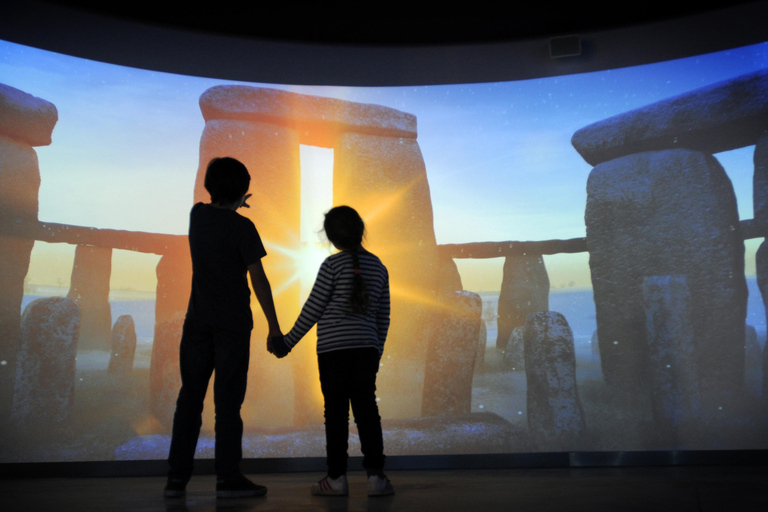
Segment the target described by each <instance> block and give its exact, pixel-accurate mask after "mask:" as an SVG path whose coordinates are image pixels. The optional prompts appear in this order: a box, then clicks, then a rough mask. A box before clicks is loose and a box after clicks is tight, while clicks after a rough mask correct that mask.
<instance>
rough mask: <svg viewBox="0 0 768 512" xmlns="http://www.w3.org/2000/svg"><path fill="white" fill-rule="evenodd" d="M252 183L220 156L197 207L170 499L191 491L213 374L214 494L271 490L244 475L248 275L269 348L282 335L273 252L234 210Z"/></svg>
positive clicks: (193, 217)
mask: <svg viewBox="0 0 768 512" xmlns="http://www.w3.org/2000/svg"><path fill="white" fill-rule="evenodd" d="M250 181H251V176H250V175H249V174H248V170H247V169H246V167H245V165H243V164H242V163H241V162H239V161H238V160H235V159H234V158H229V157H226V158H214V159H213V160H211V162H210V163H209V164H208V168H207V170H206V173H205V188H206V190H207V191H208V192H209V193H210V194H211V202H210V204H206V203H197V204H195V205H194V206H193V207H192V211H191V213H190V221H189V248H190V253H191V256H192V293H191V296H190V298H189V306H188V308H187V315H186V319H185V321H184V328H183V332H182V336H181V347H180V357H179V366H180V368H181V390H180V391H179V398H178V400H177V402H176V413H175V414H174V417H173V436H172V439H171V448H170V453H169V455H168V464H169V466H170V470H169V471H168V483H167V485H166V486H165V490H164V495H165V497H167V498H180V497H184V495H185V493H186V485H187V482H188V481H189V479H190V477H191V475H192V468H193V461H194V456H195V448H196V446H197V439H198V437H199V435H200V427H201V425H202V411H203V399H204V398H205V394H206V391H207V389H208V381H209V380H210V378H211V374H212V373H213V371H214V370H215V371H216V377H215V378H214V385H213V392H214V399H213V400H214V404H215V408H216V424H215V430H216V448H215V458H216V476H217V481H216V497H217V498H236V497H244V496H263V495H265V494H266V493H267V488H266V487H264V486H261V485H256V484H254V483H253V482H251V481H250V480H248V479H247V478H246V477H245V476H244V475H243V474H242V472H241V471H240V461H241V460H242V438H243V421H242V419H241V417H240V407H241V406H242V403H243V399H244V398H245V389H246V384H247V377H248V360H249V356H250V341H251V330H252V329H253V316H252V313H251V300H250V290H249V289H248V281H247V275H250V277H251V283H252V285H253V290H254V292H255V293H256V298H257V299H258V301H259V304H260V305H261V308H262V310H263V312H264V315H265V316H266V318H267V322H268V324H269V334H268V344H270V340H271V339H273V338H274V337H277V336H281V335H282V333H281V332H280V326H279V324H278V321H277V315H276V314H275V306H274V302H273V299H272V289H271V287H270V285H269V280H268V279H267V276H266V274H265V273H264V268H263V267H262V264H261V258H263V257H264V256H266V254H267V253H266V251H265V250H264V245H263V244H262V242H261V238H260V237H259V233H258V231H256V227H255V226H254V225H253V222H251V221H250V220H249V219H247V218H246V217H243V216H242V215H240V214H238V213H237V211H236V210H237V209H238V208H240V207H246V208H247V207H248V204H247V203H246V201H247V199H248V198H249V197H250V195H246V193H247V192H248V186H249V184H250Z"/></svg>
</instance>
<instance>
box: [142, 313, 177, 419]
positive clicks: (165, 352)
mask: <svg viewBox="0 0 768 512" xmlns="http://www.w3.org/2000/svg"><path fill="white" fill-rule="evenodd" d="M183 328H184V319H183V318H177V319H175V320H170V321H167V322H163V323H162V324H157V323H156V324H155V339H154V342H153V344H152V361H151V363H150V367H149V396H150V402H149V407H150V411H151V412H152V414H153V415H154V416H155V418H157V420H158V421H160V423H161V424H162V425H163V426H164V427H165V428H166V429H167V430H168V431H169V432H170V428H171V427H172V426H173V413H174V412H175V411H176V399H177V398H178V397H179V390H180V389H181V371H180V370H179V346H180V344H181V333H182V331H183Z"/></svg>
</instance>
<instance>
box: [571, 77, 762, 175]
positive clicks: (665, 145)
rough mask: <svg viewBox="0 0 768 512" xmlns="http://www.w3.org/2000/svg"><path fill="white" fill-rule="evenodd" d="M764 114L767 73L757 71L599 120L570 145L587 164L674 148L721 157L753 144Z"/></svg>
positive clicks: (584, 130)
mask: <svg viewBox="0 0 768 512" xmlns="http://www.w3.org/2000/svg"><path fill="white" fill-rule="evenodd" d="M766 115H768V71H766V70H761V71H757V72H754V73H749V74H746V75H742V76H740V77H737V78H733V79H730V80H726V81H723V82H718V83H716V84H712V85H709V86H706V87H702V88H700V89H696V90H694V91H690V92H687V93H684V94H681V95H679V96H675V97H672V98H668V99H665V100H662V101H659V102H656V103H653V104H651V105H646V106H644V107H641V108H638V109H635V110H631V111H629V112H624V113H622V114H619V115H616V116H613V117H610V118H608V119H604V120H602V121H598V122H597V123H594V124H591V125H589V126H586V127H584V128H582V129H580V130H578V131H577V132H576V133H575V134H574V135H573V138H572V139H571V143H572V144H573V147H574V148H576V151H578V152H579V154H580V155H581V156H582V157H583V158H584V160H586V161H587V162H588V163H590V164H591V165H597V164H600V163H603V162H607V161H609V160H613V159H616V158H620V157H624V156H628V155H631V154H634V153H642V152H646V151H660V150H667V149H677V148H686V149H689V150H699V151H704V152H707V153H719V152H721V151H727V150H730V149H736V148H740V147H744V146H751V145H753V144H755V143H756V142H757V140H758V138H759V137H761V136H763V133H764V131H765V121H764V119H765V116H766Z"/></svg>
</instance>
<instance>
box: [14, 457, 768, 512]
mask: <svg viewBox="0 0 768 512" xmlns="http://www.w3.org/2000/svg"><path fill="white" fill-rule="evenodd" d="M322 476H323V475H322V474H321V473H283V474H263V475H252V479H253V480H254V481H256V482H258V483H260V484H263V485H266V486H267V487H268V488H269V492H268V494H267V496H266V497H263V498H248V499H230V500H217V499H216V496H215V492H214V487H215V477H213V476H198V477H195V478H193V480H192V481H191V482H190V484H189V486H188V489H187V497H186V499H182V500H179V499H176V500H168V499H164V498H163V497H162V488H163V485H164V483H165V481H164V479H163V478H160V477H125V478H40V479H3V480H0V493H1V494H0V495H1V496H2V499H1V500H0V510H3V511H6V512H12V511H17V510H18V511H29V512H33V511H62V510H63V511H69V510H76V511H91V510H93V511H145V510H147V511H149V510H158V511H214V510H215V511H226V512H238V511H246V510H254V511H277V510H279V511H281V512H288V511H293V510H309V511H312V510H317V511H356V510H365V511H379V510H380V511H398V512H399V511H409V510H413V511H418V512H429V511H433V510H435V511H465V510H468V511H472V512H493V511H504V512H523V511H528V510H531V511H537V512H547V511H553V510H563V511H569V512H576V511H581V510H583V511H589V512H600V511H621V512H627V511H635V510H637V511H662V510H670V511H675V512H686V511H734V512H743V511H752V510H755V511H768V467H765V466H750V467H745V466H740V467H733V466H720V467H645V468H584V469H581V468H580V469H496V470H429V471H391V472H390V473H389V477H390V479H391V480H392V482H393V484H394V485H395V488H396V491H397V494H396V495H395V496H392V497H386V498H367V497H366V494H365V476H364V474H363V473H350V474H349V481H350V496H349V497H348V498H339V497H335V498H325V497H315V496H311V495H310V493H309V486H310V484H311V483H312V482H313V481H315V480H317V479H319V478H321V477H322Z"/></svg>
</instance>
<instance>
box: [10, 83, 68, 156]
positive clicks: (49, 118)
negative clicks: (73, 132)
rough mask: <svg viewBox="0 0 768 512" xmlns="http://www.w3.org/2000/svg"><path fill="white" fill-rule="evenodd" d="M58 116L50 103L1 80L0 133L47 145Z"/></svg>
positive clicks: (54, 107)
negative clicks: (2, 82)
mask: <svg viewBox="0 0 768 512" xmlns="http://www.w3.org/2000/svg"><path fill="white" fill-rule="evenodd" d="M58 119H59V114H58V111H57V110H56V106H55V105H54V104H53V103H51V102H49V101H45V100H43V99H40V98H36V97H35V96H32V95H31V94H27V93H26V92H24V91H20V90H19V89H16V88H14V87H11V86H9V85H5V84H0V136H5V137H10V138H12V139H15V140H18V141H20V142H23V143H25V144H28V145H30V146H47V145H48V144H50V143H51V133H52V132H53V127H54V126H56V121H58Z"/></svg>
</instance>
